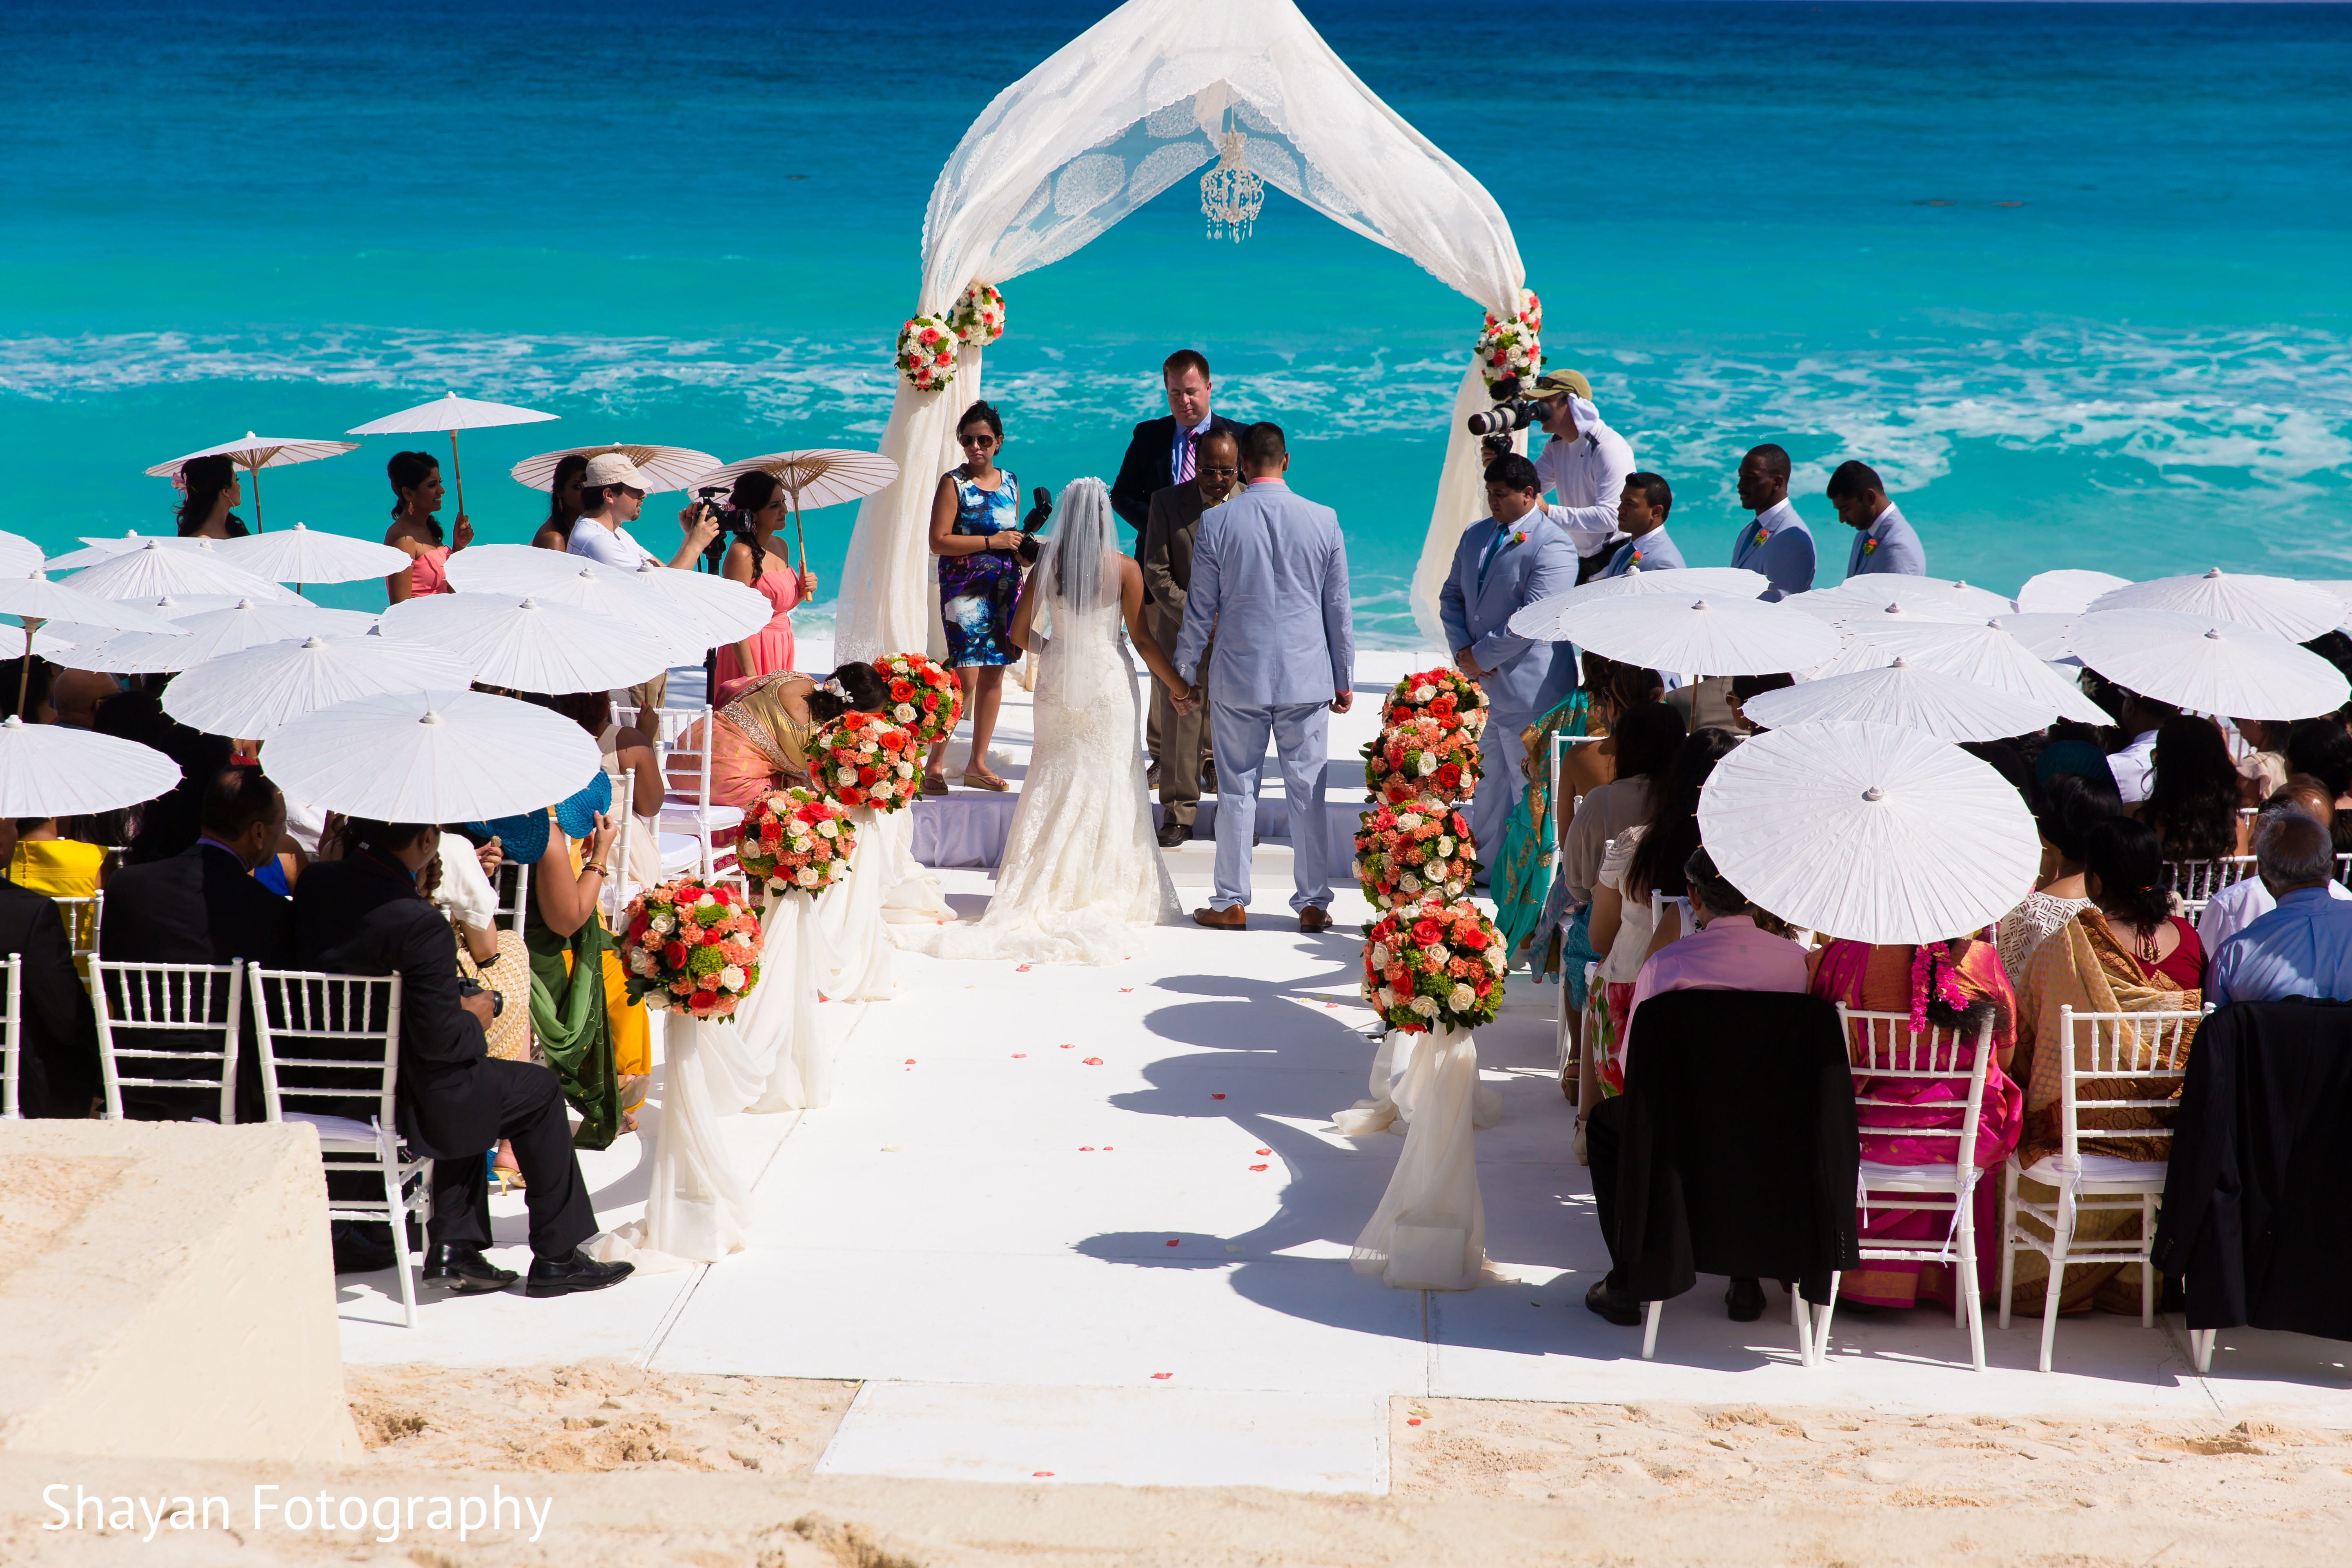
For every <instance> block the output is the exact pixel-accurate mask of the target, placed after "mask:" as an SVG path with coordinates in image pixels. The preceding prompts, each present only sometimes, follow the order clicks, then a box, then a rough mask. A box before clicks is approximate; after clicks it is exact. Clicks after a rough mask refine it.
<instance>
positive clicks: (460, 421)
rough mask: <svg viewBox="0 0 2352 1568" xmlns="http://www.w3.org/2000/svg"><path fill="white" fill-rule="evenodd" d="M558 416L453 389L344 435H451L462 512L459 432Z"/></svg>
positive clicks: (463, 494) (452, 476)
mask: <svg viewBox="0 0 2352 1568" xmlns="http://www.w3.org/2000/svg"><path fill="white" fill-rule="evenodd" d="M556 417H558V416H555V415H552V414H541V412H540V411H539V410H537V409H536V408H517V407H516V406H514V405H512V404H510V403H484V402H482V401H480V400H479V399H478V398H472V397H460V396H458V395H457V394H456V393H454V392H453V393H451V394H449V395H448V396H446V397H442V398H437V399H436V400H435V401H433V402H431V403H420V404H418V405H416V406H415V407H414V408H404V409H402V410H401V411H400V412H399V413H397V414H387V415H385V416H383V418H381V419H377V420H373V421H371V422H369V423H368V424H365V425H355V426H352V428H350V429H349V430H346V431H344V432H343V434H344V435H346V436H423V435H427V434H429V433H431V432H433V431H436V430H439V431H443V432H446V434H447V436H448V437H449V478H450V479H451V480H452V481H454V482H455V484H456V486H457V510H458V511H459V512H461V513H462V512H463V511H464V510H466V470H465V469H464V468H462V467H461V466H460V465H459V464H458V461H457V432H458V431H460V430H487V429H489V428H491V427H493V426H499V425H536V424H539V423H541V421H544V420H549V419H553V418H556ZM436 596H437V595H436Z"/></svg>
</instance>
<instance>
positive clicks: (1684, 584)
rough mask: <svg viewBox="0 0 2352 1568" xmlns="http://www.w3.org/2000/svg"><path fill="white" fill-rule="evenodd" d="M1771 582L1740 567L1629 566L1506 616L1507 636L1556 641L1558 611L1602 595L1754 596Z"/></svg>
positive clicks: (1559, 638) (1558, 638) (1560, 637)
mask: <svg viewBox="0 0 2352 1568" xmlns="http://www.w3.org/2000/svg"><path fill="white" fill-rule="evenodd" d="M1771 585H1772V579H1770V578H1769V577H1767V576H1766V575H1764V574H1763V573H1761V572H1750V571H1748V569H1747V568H1746V567H1744V566H1689V567H1668V568H1665V569H1664V570H1660V571H1655V572H1644V571H1643V570H1642V569H1641V568H1640V567H1639V566H1629V567H1627V568H1626V569H1625V574H1624V575H1623V576H1622V577H1596V578H1594V579H1593V580H1592V581H1591V582H1590V583H1580V584H1577V585H1576V586H1575V587H1573V588H1568V589H1563V590H1562V591H1560V592H1559V593H1557V594H1551V595H1546V596H1545V597H1543V598H1540V599H1538V600H1537V601H1536V602H1535V603H1534V604H1532V605H1528V606H1526V607H1525V608H1524V609H1521V610H1519V611H1517V612H1516V613H1515V614H1513V616H1511V635H1512V636H1513V637H1530V638H1533V639H1535V640H1536V641H1538V642H1559V641H1562V640H1564V638H1565V637H1566V634H1565V633H1562V632H1557V631H1554V630H1553V629H1552V628H1553V627H1554V626H1557V625H1558V623H1559V616H1560V615H1561V614H1562V613H1563V612H1565V611H1568V610H1572V609H1574V608H1576V606H1578V605H1590V604H1593V603H1595V602H1596V601H1598V600H1601V599H1622V598H1625V597H1628V596H1629V595H1634V594H1680V593H1687V594H1691V595H1699V594H1706V595H1713V596H1715V597H1717V598H1724V599H1753V598H1756V597H1758V596H1759V595H1762V594H1763V592H1764V591H1765V590H1766V589H1767V588H1769V587H1770V586H1771Z"/></svg>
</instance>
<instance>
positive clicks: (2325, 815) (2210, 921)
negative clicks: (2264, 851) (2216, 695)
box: [2197, 784, 2352, 959]
mask: <svg viewBox="0 0 2352 1568" xmlns="http://www.w3.org/2000/svg"><path fill="white" fill-rule="evenodd" d="M2290 808H2292V809H2294V810H2297V811H2301V812H2304V813H2306V814H2307V815H2308V816H2310V817H2311V819H2312V820H2313V821H2315V822H2317V823H2319V824H2320V825H2321V826H2326V825H2327V824H2329V823H2331V822H2333V821H2335V819H2336V802H2335V801H2334V800H2333V799H2331V798H2330V797H2329V796H2328V794H2327V792H2326V790H2325V789H2314V788H2310V787H2307V786H2302V785H2296V784H2288V785H2286V786H2285V787H2284V788H2283V789H2280V790H2278V791H2276V792H2275V793H2274V794H2273V795H2271V797H2270V798H2269V799H2268V800H2266V801H2264V802H2263V817H2264V818H2268V817H2270V816H2274V815H2276V814H2277V813H2279V812H2281V811H2284V810H2288V809H2290ZM2327 896H2328V897H2329V898H2331V899H2352V892H2347V891H2346V890H2345V888H2344V884H2343V883H2341V882H2337V881H2335V880H2333V879H2331V880H2330V881H2329V882H2328V884H2327ZM2276 908H2278V899H2277V897H2276V896H2275V895H2274V894H2273V893H2272V891H2271V890H2270V889H2269V888H2267V887H2265V886H2264V885H2263V879H2262V878H2260V877H2259V876H2255V877H2246V878H2242V879H2240V880H2238V881H2235V882H2232V883H2231V884H2230V885H2229V886H2228V887H2226V888H2224V889H2221V891H2220V892H2218V893H2215V894H2214V895H2213V896H2212V898H2211V899H2210V900H2207V901H2206V904H2205V912H2204V913H2203V914H2201V915H2199V916H2198V917H2197V940H2198V942H2199V943H2200V944H2201V945H2202V946H2203V947H2204V949H2205V954H2206V957H2207V958H2209V959H2210V958H2211V957H2212V955H2213V954H2215V953H2217V952H2221V944H2222V943H2223V942H2227V941H2229V940H2230V939H2231V937H2233V936H2235V935H2237V934H2238V933H2239V932H2240V931H2243V930H2245V929H2246V928H2247V927H2248V926H2250V925H2252V924H2253V923H2254V922H2255V921H2258V920H2260V919H2262V918H2263V916H2264V915H2266V914H2268V913H2270V912H2271V911H2272V910H2274V909H2276Z"/></svg>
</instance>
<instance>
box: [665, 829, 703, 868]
mask: <svg viewBox="0 0 2352 1568" xmlns="http://www.w3.org/2000/svg"><path fill="white" fill-rule="evenodd" d="M660 849H661V868H662V870H663V872H664V873H666V874H672V875H674V874H676V873H677V872H680V871H684V870H687V869H688V868H691V867H695V866H698V865H700V864H701V863H702V840H701V839H699V838H697V837H695V836H694V835H693V834H691V833H665V834H663V835H662V836H661V839H660Z"/></svg>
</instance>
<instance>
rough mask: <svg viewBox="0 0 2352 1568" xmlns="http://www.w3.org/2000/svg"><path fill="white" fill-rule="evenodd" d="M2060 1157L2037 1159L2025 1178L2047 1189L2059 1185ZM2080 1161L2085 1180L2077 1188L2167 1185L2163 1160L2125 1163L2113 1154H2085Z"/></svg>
mask: <svg viewBox="0 0 2352 1568" xmlns="http://www.w3.org/2000/svg"><path fill="white" fill-rule="evenodd" d="M2059 1158H2060V1157H2059V1156H2058V1155H2056V1154H2045V1155H2043V1156H2042V1158H2041V1159H2039V1160H2036V1161H2035V1162H2034V1163H2033V1164H2032V1167H2031V1168H2030V1169H2028V1170H2027V1171H2026V1172H2025V1173H2024V1175H2025V1177H2026V1179H2027V1180H2028V1181H2033V1182H2040V1183H2042V1184H2043V1185H2044V1186H2051V1187H2054V1186H2056V1185H2057V1184H2058V1183H2059V1181H2060V1180H2061V1178H2062V1177H2063V1174H2064V1173H2063V1171H2061V1170H2060V1169H2059V1165H2058V1161H2059ZM2080 1160H2081V1163H2082V1176H2083V1180H2082V1182H2079V1183H2077V1184H2076V1185H2077V1186H2078V1187H2079V1186H2081V1185H2082V1184H2084V1183H2093V1182H2095V1183H2098V1184H2103V1185H2104V1184H2108V1183H2115V1182H2137V1183H2145V1184H2154V1185H2156V1186H2158V1187H2161V1186H2163V1185H2164V1162H2163V1161H2161V1160H2126V1159H2123V1158H2120V1157H2119V1156H2117V1155H2114V1154H2084V1155H2082V1156H2080Z"/></svg>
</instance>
